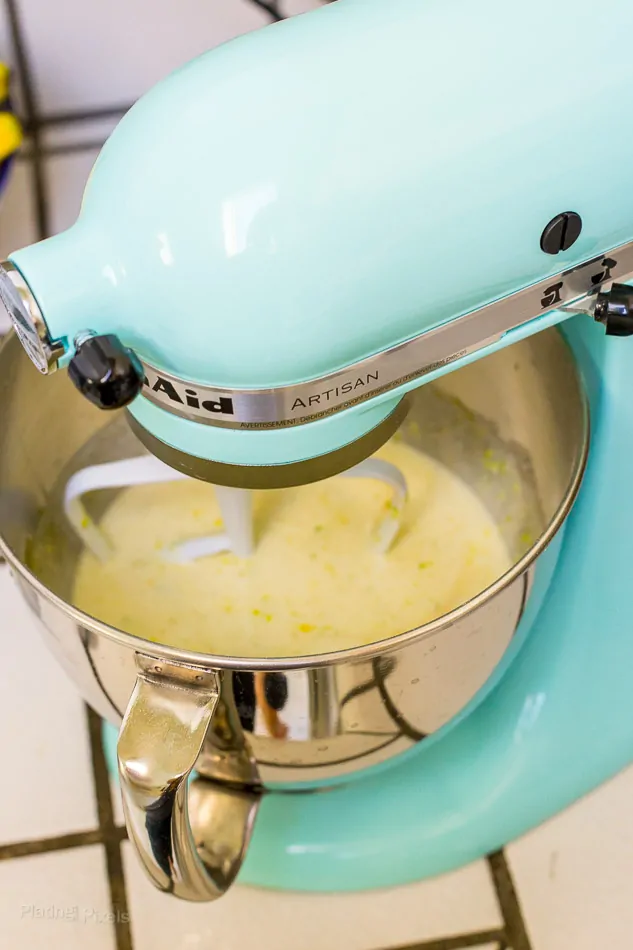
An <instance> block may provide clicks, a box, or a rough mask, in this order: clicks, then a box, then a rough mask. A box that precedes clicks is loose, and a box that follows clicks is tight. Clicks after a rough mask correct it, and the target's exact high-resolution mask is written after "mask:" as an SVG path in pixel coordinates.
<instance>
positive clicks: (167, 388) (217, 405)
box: [144, 375, 234, 416]
mask: <svg viewBox="0 0 633 950" xmlns="http://www.w3.org/2000/svg"><path fill="white" fill-rule="evenodd" d="M144 386H145V388H146V389H148V390H149V391H150V392H151V393H153V394H154V396H155V397H156V396H157V397H158V398H159V399H160V401H161V402H170V403H172V404H173V405H174V406H182V407H183V408H185V407H187V408H189V409H198V410H201V411H203V412H209V413H213V414H214V415H218V414H220V415H224V416H232V415H233V414H234V410H233V400H232V399H231V397H230V396H220V395H218V396H217V398H213V399H209V398H207V397H208V393H204V394H201V393H199V392H198V391H197V390H196V389H193V388H191V387H189V386H187V387H186V388H185V387H184V386H180V385H179V386H176V384H175V383H173V382H172V381H171V380H170V379H166V378H165V377H164V376H158V375H157V376H156V377H155V379H154V381H153V382H152V383H150V381H149V379H148V377H147V376H146V377H145V379H144Z"/></svg>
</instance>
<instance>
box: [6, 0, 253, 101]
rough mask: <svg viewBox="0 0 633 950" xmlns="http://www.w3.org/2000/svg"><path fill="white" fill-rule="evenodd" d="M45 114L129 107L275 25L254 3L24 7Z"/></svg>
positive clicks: (82, 2) (184, 0) (24, 1)
mask: <svg viewBox="0 0 633 950" xmlns="http://www.w3.org/2000/svg"><path fill="white" fill-rule="evenodd" d="M20 6H21V10H22V14H23V15H22V20H23V24H24V32H25V36H26V41H27V44H28V49H29V52H30V56H31V60H32V63H33V71H34V78H35V82H36V85H37V98H38V104H39V108H40V111H41V112H42V113H48V114H50V113H58V112H65V111H68V110H85V109H87V108H98V107H103V106H109V105H111V104H112V103H117V102H119V103H126V102H131V101H133V100H134V99H136V98H138V96H139V95H141V93H143V92H145V91H146V90H147V89H148V88H149V87H150V86H152V85H153V84H154V83H156V82H157V81H158V80H159V79H161V78H162V77H163V76H165V75H167V74H168V73H169V72H171V71H172V70H173V69H175V68H176V67H177V66H180V65H182V64H183V63H185V62H187V60H190V59H192V58H193V57H194V56H197V55H198V54H199V53H202V52H204V51H205V50H207V49H210V48H211V47H213V46H217V45H218V43H222V42H224V41H225V40H228V39H231V38H232V37H234V36H238V35H239V34H240V33H246V32H248V31H249V30H253V29H256V28H257V27H260V26H263V25H265V24H266V23H268V22H270V18H269V17H268V16H267V15H266V14H265V13H264V12H262V11H261V10H259V9H258V8H257V7H255V6H254V5H253V4H251V3H249V2H248V0H177V2H176V0H152V2H151V3H148V2H147V0H88V2H86V0H65V2H63V3H59V2H54V0H21V2H20Z"/></svg>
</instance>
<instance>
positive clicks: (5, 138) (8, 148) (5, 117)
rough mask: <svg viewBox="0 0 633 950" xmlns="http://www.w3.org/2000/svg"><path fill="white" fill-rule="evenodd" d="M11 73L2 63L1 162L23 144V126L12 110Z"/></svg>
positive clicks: (0, 95) (0, 67)
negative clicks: (10, 93) (10, 98)
mask: <svg viewBox="0 0 633 950" xmlns="http://www.w3.org/2000/svg"><path fill="white" fill-rule="evenodd" d="M10 78H11V73H10V70H9V67H8V66H7V65H6V64H5V63H0V110H3V111H0V162H3V161H5V159H7V158H9V156H10V155H12V154H13V153H14V152H15V151H17V149H18V148H19V147H20V145H21V144H22V126H21V125H20V122H19V121H18V119H17V117H16V116H15V115H14V114H13V112H12V111H11V105H10V103H9V82H10Z"/></svg>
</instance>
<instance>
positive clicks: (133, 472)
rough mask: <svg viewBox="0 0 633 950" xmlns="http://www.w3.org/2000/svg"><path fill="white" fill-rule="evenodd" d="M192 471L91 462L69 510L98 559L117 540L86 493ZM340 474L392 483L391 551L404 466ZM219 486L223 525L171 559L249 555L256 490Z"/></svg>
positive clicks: (378, 465) (68, 492) (75, 479)
mask: <svg viewBox="0 0 633 950" xmlns="http://www.w3.org/2000/svg"><path fill="white" fill-rule="evenodd" d="M189 477H190V476H188V475H184V474H181V473H180V472H177V471H175V470H174V469H173V468H170V467H169V466H168V465H165V463H164V462H161V461H160V460H159V459H157V458H155V457H154V456H153V455H142V456H138V457H136V458H130V459H123V460H121V461H117V462H106V463H104V464H101V465H92V466H89V467H88V468H84V469H81V470H80V471H78V472H76V473H75V474H74V475H73V476H72V477H71V478H70V479H69V480H68V483H67V485H66V488H65V491H64V511H65V514H66V517H67V518H68V521H69V522H70V524H71V525H72V527H73V528H74V530H75V532H76V534H77V536H78V538H79V539H80V540H81V542H82V543H83V544H84V546H85V547H86V548H88V550H89V551H91V552H92V554H94V555H95V557H97V558H99V560H102V561H105V560H107V559H108V558H110V557H111V556H112V554H113V553H114V552H113V548H112V545H111V544H110V542H109V540H108V539H107V537H106V536H105V534H104V533H103V532H102V531H101V529H100V528H99V526H98V525H97V524H96V523H95V522H94V521H93V519H92V518H91V517H90V515H89V514H88V511H87V510H86V507H85V505H84V503H83V500H82V499H83V496H84V495H87V494H88V493H90V492H94V491H100V490H103V489H108V488H110V489H112V488H130V487H132V486H133V485H146V484H152V483H154V484H155V483H160V482H173V481H181V480H183V479H186V478H189ZM340 477H344V478H373V479H376V480H377V481H381V482H384V483H385V484H386V485H388V486H389V487H390V488H391V490H392V498H391V501H390V503H389V505H388V507H387V512H386V514H385V515H384V516H383V517H382V518H381V519H380V521H379V523H378V525H377V528H376V541H377V547H378V550H379V551H380V552H381V553H386V552H387V551H388V550H389V548H390V547H391V545H392V544H393V542H394V540H395V537H396V535H397V534H398V530H399V528H400V525H401V522H402V511H403V508H404V505H405V502H406V499H407V484H406V481H405V479H404V476H403V475H402V472H401V471H400V470H399V469H398V468H397V467H396V466H395V465H392V464H391V463H390V462H385V461H383V460H382V459H375V458H372V459H366V460H365V461H364V462H360V463H359V464H358V465H355V466H354V467H353V468H350V469H348V470H347V471H345V472H341V476H340ZM214 488H215V494H216V498H217V501H218V504H219V506H220V512H221V515H222V522H223V526H224V530H223V531H221V532H218V533H217V534H211V535H205V536H203V537H200V538H192V539H191V540H189V541H184V542H182V543H181V544H177V545H175V546H174V547H173V548H171V549H169V550H167V551H165V552H164V553H163V557H165V558H166V559H167V560H170V561H174V562H176V563H180V564H187V563H190V562H191V561H195V560H197V559H198V558H202V557H208V556H210V555H213V554H221V553H224V552H232V553H234V554H236V555H238V557H250V556H251V555H252V554H253V551H254V547H255V545H254V541H253V516H252V492H251V491H247V490H244V489H240V488H225V487H223V486H221V485H214Z"/></svg>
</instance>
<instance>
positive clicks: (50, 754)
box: [0, 568, 633, 950]
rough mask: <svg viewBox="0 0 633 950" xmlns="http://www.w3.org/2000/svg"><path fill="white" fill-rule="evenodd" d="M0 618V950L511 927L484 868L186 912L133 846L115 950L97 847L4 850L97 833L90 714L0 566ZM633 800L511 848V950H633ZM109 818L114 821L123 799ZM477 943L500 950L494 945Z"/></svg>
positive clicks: (306, 946)
mask: <svg viewBox="0 0 633 950" xmlns="http://www.w3.org/2000/svg"><path fill="white" fill-rule="evenodd" d="M0 616H1V618H2V632H3V634H4V635H3V636H2V637H0V670H2V674H1V689H0V718H1V721H2V722H4V723H5V726H4V727H3V730H2V749H3V754H4V762H3V764H4V771H5V775H11V776H16V777H18V779H19V781H13V782H6V781H5V782H3V783H2V785H1V786H0V947H2V948H5V947H7V948H11V950H12V948H13V947H17V946H25V947H28V948H29V950H38V948H40V947H42V948H46V950H57V948H59V950H74V948H75V947H77V948H79V947H81V948H95V950H114V948H115V947H117V948H129V950H131V948H132V947H133V948H134V950H192V948H200V950H207V948H209V950H211V948H213V950H238V948H242V947H245V946H253V945H257V946H258V947H261V948H262V950H266V948H267V947H270V948H273V947H274V948H275V950H320V948H324V950H325V948H327V950H383V948H392V947H404V946H411V945H415V946H416V947H417V946H418V945H421V946H422V947H424V946H425V944H426V943H427V942H430V943H429V946H430V947H432V948H433V950H443V947H446V948H447V950H448V948H449V947H453V946H454V947H455V948H457V947H458V946H459V945H460V944H452V943H449V944H443V943H442V941H443V940H444V939H445V938H449V937H454V936H456V935H465V934H473V933H478V934H484V933H486V932H491V931H493V932H496V931H500V930H501V929H502V928H503V926H504V921H503V919H502V914H501V911H500V908H499V903H498V901H497V897H496V893H495V889H494V887H493V883H492V878H491V875H490V872H489V869H488V866H487V864H486V863H485V862H483V861H481V862H478V863H476V864H474V865H471V866H470V867H467V868H464V869H462V870H461V871H458V872H455V873H453V874H448V875H446V876H444V877H441V878H437V879H435V880H431V881H426V882H422V883H420V884H417V885H412V886H409V887H404V888H397V889H393V890H388V891H381V892H375V893H371V894H348V895H300V894H280V893H278V892H271V891H262V890H256V889H252V888H245V887H237V888H235V889H234V891H233V892H232V893H230V894H229V895H228V896H227V897H225V898H224V899H223V900H222V901H220V902H219V903H218V904H216V905H214V906H192V905H188V904H181V903H178V902H176V901H174V900H173V899H172V898H169V897H165V896H164V895H161V894H159V893H157V892H156V891H154V890H153V888H152V887H151V886H150V884H149V883H148V882H147V881H146V879H145V877H144V875H143V872H142V871H141V869H140V866H139V864H138V862H137V860H136V858H135V856H134V855H133V854H132V853H131V846H130V845H129V844H128V843H127V842H126V843H125V844H124V845H123V852H124V853H123V865H124V870H125V879H126V887H127V900H128V906H127V909H125V908H123V909H122V908H120V907H119V908H117V911H116V912H117V914H118V915H119V918H123V919H122V920H121V923H122V925H124V926H125V917H126V915H127V914H129V918H130V931H131V934H130V936H131V941H132V942H128V943H125V942H121V943H119V944H118V945H117V944H116V942H115V932H116V928H115V927H114V924H113V911H112V906H111V895H110V891H109V885H108V877H107V874H106V865H105V861H104V851H103V849H102V848H101V846H100V845H87V846H86V845H84V846H81V847H79V846H78V847H72V848H69V849H67V850H57V851H51V852H49V853H43V854H35V855H29V856H21V857H15V856H13V857H12V856H11V854H10V849H7V848H6V847H3V846H5V845H9V844H11V843H14V842H27V841H33V840H34V839H42V838H44V839H49V843H48V844H46V845H45V847H55V846H57V845H58V844H59V843H60V842H57V843H56V842H55V841H50V839H51V838H55V839H57V838H58V837H59V836H63V835H65V834H67V833H71V832H83V831H89V830H92V829H96V828H97V827H98V822H97V815H96V809H95V796H94V786H93V779H92V770H91V765H90V762H91V759H90V752H89V748H88V741H87V735H86V727H85V715H84V711H83V708H82V705H81V703H80V702H79V700H78V699H77V697H76V696H75V693H74V689H73V687H72V686H71V684H70V683H69V682H68V681H67V679H66V677H65V675H64V674H63V673H62V672H61V671H60V670H58V668H57V666H56V664H55V662H54V661H53V659H52V658H51V657H50V656H49V654H48V652H47V649H46V647H45V646H44V644H43V642H42V641H41V640H40V636H39V632H38V631H37V629H36V627H35V624H34V622H33V621H32V620H31V618H30V615H29V613H28V610H27V608H26V607H25V606H24V605H23V604H22V602H21V600H20V597H19V595H18V593H17V589H15V587H14V585H13V581H12V580H11V579H10V577H9V574H8V570H7V569H6V568H0ZM9 724H12V725H9ZM113 791H114V792H115V794H116V790H115V789H113ZM631 801H633V769H631V770H629V771H627V772H625V773H623V774H622V775H621V776H619V777H618V778H617V779H615V780H614V781H612V782H610V783H609V784H608V785H606V786H604V787H603V788H602V789H601V790H599V791H598V792H596V793H594V794H593V795H591V796H589V797H588V798H586V799H584V800H583V801H582V802H580V803H578V804H577V805H575V806H574V807H573V808H571V809H569V810H568V811H567V812H565V813H564V814H562V815H561V816H559V817H558V818H556V819H554V820H553V821H550V822H549V823H548V824H546V825H544V826H543V827H542V828H540V829H539V830H537V831H535V832H533V833H532V834H530V835H528V836H527V837H525V838H524V839H522V840H520V841H518V842H516V843H514V844H512V845H510V846H509V848H507V851H506V853H507V857H508V861H509V864H510V868H511V871H512V874H513V876H514V880H515V884H516V887H517V891H518V897H519V901H520V904H521V906H522V910H523V916H524V920H525V924H526V927H527V931H528V934H529V943H528V944H524V945H522V946H519V945H517V946H516V950H601V948H603V947H608V946H621V947H628V946H629V945H630V934H631V932H633V875H632V874H631V864H632V861H633V858H632V855H633V807H632V806H631ZM115 816H116V820H117V822H120V821H121V811H120V808H119V807H118V805H117V803H116V802H115ZM32 847H33V846H32ZM7 852H9V853H7ZM119 930H120V928H119ZM119 939H122V938H121V934H120V933H119ZM125 939H127V937H126V938H125ZM481 939H482V940H484V941H485V938H484V937H483V936H482V938H481ZM438 941H439V942H438ZM461 945H462V946H466V945H467V944H466V943H463V944H461ZM477 946H482V947H484V948H485V947H486V946H487V947H489V948H490V950H494V948H498V946H499V944H498V943H496V942H494V943H492V944H490V943H487V942H484V943H479V944H477Z"/></svg>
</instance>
